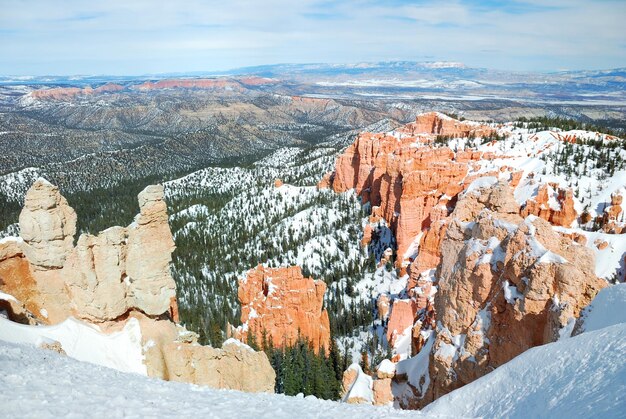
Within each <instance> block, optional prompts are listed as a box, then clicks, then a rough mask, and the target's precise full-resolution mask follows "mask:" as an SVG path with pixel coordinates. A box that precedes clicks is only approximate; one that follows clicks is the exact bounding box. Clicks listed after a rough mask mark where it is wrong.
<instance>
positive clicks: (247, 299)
mask: <svg viewBox="0 0 626 419" xmlns="http://www.w3.org/2000/svg"><path fill="white" fill-rule="evenodd" d="M325 292H326V284H325V283H324V281H320V280H317V281H316V280H313V279H312V278H305V277H303V276H302V270H301V269H300V267H299V266H291V267H281V268H267V267H264V266H261V265H259V266H257V267H256V268H255V269H252V270H250V271H248V272H247V274H246V275H245V276H244V277H243V278H242V279H240V280H239V290H238V297H239V302H240V303H241V322H242V323H243V325H242V326H239V327H238V328H237V329H234V330H233V335H234V336H235V337H236V338H238V339H239V340H242V341H244V342H245V341H247V339H248V335H249V334H250V333H253V334H254V335H255V337H256V340H257V342H259V343H261V341H262V338H263V334H265V335H266V338H267V339H268V341H269V340H271V343H272V345H274V346H275V347H282V346H285V345H291V344H293V343H295V342H296V341H297V339H298V337H299V336H300V337H302V338H305V339H307V340H308V341H309V342H311V343H312V344H313V347H314V349H315V350H316V351H320V350H321V349H324V350H326V351H327V350H328V349H329V348H330V325H329V320H328V312H327V311H326V310H325V309H323V305H324V293H325Z"/></svg>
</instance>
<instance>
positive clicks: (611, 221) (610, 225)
mask: <svg viewBox="0 0 626 419" xmlns="http://www.w3.org/2000/svg"><path fill="white" fill-rule="evenodd" d="M625 193H626V191H624V189H621V190H618V191H615V192H614V193H612V194H611V205H609V206H607V207H606V208H604V212H603V213H602V216H601V217H600V218H601V220H600V223H601V225H602V230H603V231H604V232H605V233H611V234H621V233H624V232H625V231H626V222H625V220H624V216H623V209H622V202H623V200H624V196H623V195H624V194H625Z"/></svg>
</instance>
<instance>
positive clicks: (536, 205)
mask: <svg viewBox="0 0 626 419" xmlns="http://www.w3.org/2000/svg"><path fill="white" fill-rule="evenodd" d="M530 214H533V215H536V216H538V217H541V218H543V219H544V220H547V221H549V222H550V223H551V224H554V225H558V226H563V227H569V226H571V225H572V223H573V222H574V220H576V218H577V216H578V214H577V213H576V210H575V209H574V193H573V192H572V190H571V189H567V190H565V189H562V188H559V187H558V185H554V184H543V185H541V186H540V187H539V189H538V191H537V195H536V196H534V197H532V198H531V199H529V200H528V201H526V205H525V206H524V208H523V209H522V211H521V215H522V216H523V217H525V216H527V215H530Z"/></svg>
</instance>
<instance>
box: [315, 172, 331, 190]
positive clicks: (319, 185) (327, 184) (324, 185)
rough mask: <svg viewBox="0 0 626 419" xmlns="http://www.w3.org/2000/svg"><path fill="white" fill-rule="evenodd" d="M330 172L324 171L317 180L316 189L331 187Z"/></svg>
mask: <svg viewBox="0 0 626 419" xmlns="http://www.w3.org/2000/svg"><path fill="white" fill-rule="evenodd" d="M332 175H333V173H332V172H328V173H326V174H325V175H324V176H323V177H322V179H321V180H320V181H319V182H317V189H328V188H330V187H331V185H332V183H333V180H332Z"/></svg>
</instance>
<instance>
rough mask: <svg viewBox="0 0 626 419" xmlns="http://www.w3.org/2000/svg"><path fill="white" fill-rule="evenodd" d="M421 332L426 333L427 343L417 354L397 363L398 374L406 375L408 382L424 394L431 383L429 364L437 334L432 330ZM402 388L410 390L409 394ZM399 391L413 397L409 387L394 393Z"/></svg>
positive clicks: (398, 390)
mask: <svg viewBox="0 0 626 419" xmlns="http://www.w3.org/2000/svg"><path fill="white" fill-rule="evenodd" d="M421 333H424V337H425V338H426V340H425V342H426V343H425V344H424V346H423V347H422V349H421V350H420V352H419V353H418V354H417V355H416V356H414V357H413V358H409V359H406V360H404V361H400V362H399V363H398V364H397V365H396V375H406V377H407V379H408V382H409V383H410V384H411V385H412V386H413V387H415V388H417V389H419V390H420V392H421V394H424V393H425V391H426V389H427V388H428V386H429V385H430V376H429V374H428V364H429V357H430V351H431V350H432V347H433V344H434V342H435V336H434V332H433V331H432V330H429V331H427V332H421ZM407 387H408V386H407ZM402 390H405V391H408V394H407V393H405V392H404V391H402ZM398 393H400V394H404V395H405V396H408V397H409V398H411V397H413V392H412V391H411V390H410V389H409V388H405V389H397V390H396V391H394V394H398Z"/></svg>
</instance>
